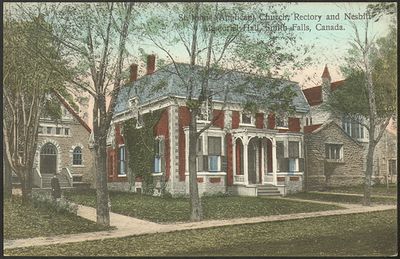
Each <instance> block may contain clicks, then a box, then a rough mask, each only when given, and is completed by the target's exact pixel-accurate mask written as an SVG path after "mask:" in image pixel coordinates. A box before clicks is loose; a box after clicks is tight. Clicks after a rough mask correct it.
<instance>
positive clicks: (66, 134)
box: [64, 128, 69, 136]
mask: <svg viewBox="0 0 400 259" xmlns="http://www.w3.org/2000/svg"><path fill="white" fill-rule="evenodd" d="M64 135H65V136H68V135H69V128H65V129H64Z"/></svg>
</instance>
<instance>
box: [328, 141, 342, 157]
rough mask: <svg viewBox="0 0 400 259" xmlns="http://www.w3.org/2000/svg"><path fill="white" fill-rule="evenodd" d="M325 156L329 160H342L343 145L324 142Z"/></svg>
mask: <svg viewBox="0 0 400 259" xmlns="http://www.w3.org/2000/svg"><path fill="white" fill-rule="evenodd" d="M325 158H326V159H330V160H343V145H342V144H325Z"/></svg>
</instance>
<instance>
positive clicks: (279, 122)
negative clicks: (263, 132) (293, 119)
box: [275, 113, 288, 128]
mask: <svg viewBox="0 0 400 259" xmlns="http://www.w3.org/2000/svg"><path fill="white" fill-rule="evenodd" d="M275 123H276V127H279V128H287V127H288V117H287V116H286V114H285V113H280V114H277V115H276V119H275Z"/></svg>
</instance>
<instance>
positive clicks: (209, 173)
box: [185, 171, 226, 176]
mask: <svg viewBox="0 0 400 259" xmlns="http://www.w3.org/2000/svg"><path fill="white" fill-rule="evenodd" d="M185 175H189V172H186V173H185ZM207 175H212V176H215V175H226V172H209V171H205V172H204V171H202V172H197V176H207Z"/></svg>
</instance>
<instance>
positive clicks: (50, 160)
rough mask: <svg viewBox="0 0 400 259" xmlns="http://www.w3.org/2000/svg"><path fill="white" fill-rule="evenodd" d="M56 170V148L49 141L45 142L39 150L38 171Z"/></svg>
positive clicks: (51, 172) (52, 171)
mask: <svg viewBox="0 0 400 259" xmlns="http://www.w3.org/2000/svg"><path fill="white" fill-rule="evenodd" d="M56 172H57V148H56V146H54V145H53V144H51V143H47V144H45V145H44V146H43V147H42V149H41V150H40V173H41V174H54V173H56Z"/></svg>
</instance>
